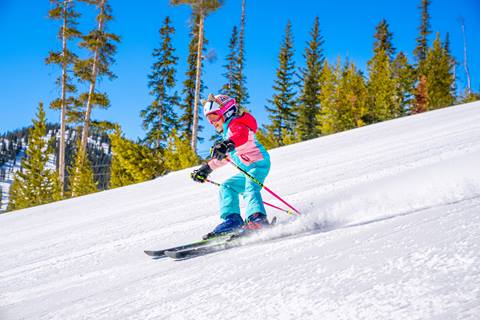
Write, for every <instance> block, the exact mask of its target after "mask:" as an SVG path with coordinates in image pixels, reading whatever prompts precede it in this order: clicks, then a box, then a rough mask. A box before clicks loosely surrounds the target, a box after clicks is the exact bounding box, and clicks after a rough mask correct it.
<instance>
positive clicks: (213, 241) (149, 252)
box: [143, 235, 232, 258]
mask: <svg viewBox="0 0 480 320" xmlns="http://www.w3.org/2000/svg"><path fill="white" fill-rule="evenodd" d="M231 236H232V235H223V236H218V237H215V238H211V239H206V240H200V241H196V242H192V243H188V244H184V245H180V246H176V247H171V248H166V249H161V250H144V251H143V252H145V254H147V255H149V256H151V257H154V258H162V257H165V256H166V255H165V252H167V251H170V252H173V251H179V250H188V249H193V248H199V247H202V246H206V245H212V244H216V243H219V242H222V241H223V240H226V239H229V238H230V237H231Z"/></svg>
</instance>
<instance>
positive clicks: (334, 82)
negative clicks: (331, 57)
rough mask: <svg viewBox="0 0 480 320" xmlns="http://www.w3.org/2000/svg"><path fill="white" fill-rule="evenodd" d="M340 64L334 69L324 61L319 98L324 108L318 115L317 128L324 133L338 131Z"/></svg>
mask: <svg viewBox="0 0 480 320" xmlns="http://www.w3.org/2000/svg"><path fill="white" fill-rule="evenodd" d="M339 69H340V64H339V61H338V62H337V67H336V68H335V70H332V68H331V67H330V65H329V64H328V62H327V61H325V62H324V64H323V68H322V72H321V74H320V88H321V89H320V93H319V100H320V105H321V106H322V108H321V109H320V110H319V112H318V113H317V115H316V118H317V130H318V131H319V132H322V134H330V133H335V132H337V128H336V119H337V118H338V114H337V108H336V106H337V105H336V100H337V98H336V95H337V92H338V91H337V88H338V81H339V76H340V70H339Z"/></svg>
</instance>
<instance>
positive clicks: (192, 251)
mask: <svg viewBox="0 0 480 320" xmlns="http://www.w3.org/2000/svg"><path fill="white" fill-rule="evenodd" d="M250 234H251V233H248V235H250ZM245 236H247V234H243V233H241V234H234V235H231V236H230V238H227V239H224V240H223V241H219V242H218V243H214V244H207V245H203V246H199V247H191V248H185V249H176V250H165V252H164V254H165V256H167V257H169V258H172V259H174V260H184V259H189V258H193V257H198V256H202V255H206V254H209V253H214V252H218V251H223V250H227V249H231V248H235V247H240V246H242V245H243V244H242V242H241V241H240V239H241V238H243V237H245Z"/></svg>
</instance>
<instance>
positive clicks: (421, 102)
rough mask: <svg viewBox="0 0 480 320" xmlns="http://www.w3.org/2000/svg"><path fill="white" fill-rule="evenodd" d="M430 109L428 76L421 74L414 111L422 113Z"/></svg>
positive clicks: (416, 90)
mask: <svg viewBox="0 0 480 320" xmlns="http://www.w3.org/2000/svg"><path fill="white" fill-rule="evenodd" d="M427 110H428V91H427V77H426V76H424V75H421V76H420V81H418V84H417V87H416V89H415V108H414V109H413V111H412V113H413V114H415V113H421V112H425V111H427Z"/></svg>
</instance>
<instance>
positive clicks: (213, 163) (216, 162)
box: [208, 159, 228, 170]
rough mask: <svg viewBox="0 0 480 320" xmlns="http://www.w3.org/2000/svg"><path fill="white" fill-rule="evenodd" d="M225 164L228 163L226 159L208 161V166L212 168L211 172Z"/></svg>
mask: <svg viewBox="0 0 480 320" xmlns="http://www.w3.org/2000/svg"><path fill="white" fill-rule="evenodd" d="M227 163H228V161H227V160H226V159H223V160H217V159H211V160H210V161H208V166H209V167H210V168H212V170H215V169H218V168H220V167H223V166H224V165H226V164H227Z"/></svg>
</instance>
